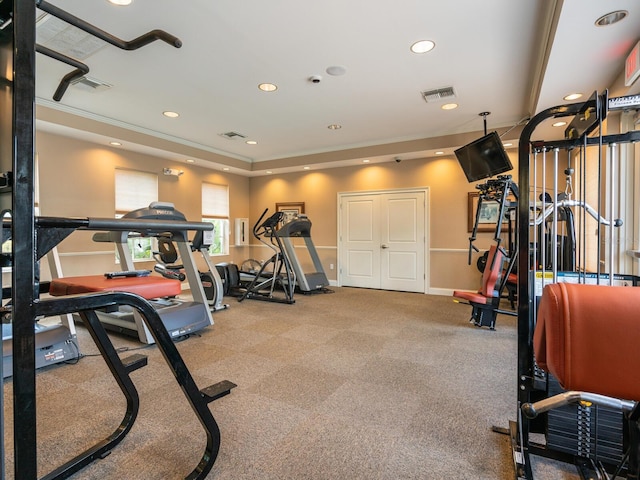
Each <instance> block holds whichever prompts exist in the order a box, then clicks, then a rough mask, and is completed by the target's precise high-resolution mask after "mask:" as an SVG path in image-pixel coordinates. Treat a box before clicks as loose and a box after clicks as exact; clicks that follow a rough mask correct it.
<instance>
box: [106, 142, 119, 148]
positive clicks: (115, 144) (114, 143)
mask: <svg viewBox="0 0 640 480" xmlns="http://www.w3.org/2000/svg"><path fill="white" fill-rule="evenodd" d="M109 145H113V146H114V147H121V146H122V144H121V143H120V142H109Z"/></svg>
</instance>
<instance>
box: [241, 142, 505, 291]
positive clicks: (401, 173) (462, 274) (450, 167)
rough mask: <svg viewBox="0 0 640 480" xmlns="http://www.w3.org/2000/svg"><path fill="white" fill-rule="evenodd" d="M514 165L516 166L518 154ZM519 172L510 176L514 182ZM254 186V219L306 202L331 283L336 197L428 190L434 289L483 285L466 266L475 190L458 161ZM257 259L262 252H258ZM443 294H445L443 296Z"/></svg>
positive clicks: (334, 172)
mask: <svg viewBox="0 0 640 480" xmlns="http://www.w3.org/2000/svg"><path fill="white" fill-rule="evenodd" d="M510 157H511V161H512V163H513V164H514V165H517V158H516V156H515V154H512V155H510ZM515 172H516V171H515V170H514V172H512V174H513V175H514V178H516V176H517V174H516V173H515ZM250 185H251V207H250V208H251V219H252V221H255V219H257V218H258V216H259V215H260V214H261V213H262V211H263V210H264V209H265V208H267V207H268V208H269V209H270V210H271V211H274V209H275V204H276V203H279V202H304V203H305V211H306V213H307V215H308V216H309V219H310V220H311V222H312V223H313V227H312V237H313V242H314V244H315V245H316V248H317V249H318V253H319V255H320V258H321V259H322V263H323V266H324V268H325V270H326V271H327V276H328V277H329V279H330V280H336V279H337V270H333V271H330V270H329V265H330V264H334V265H337V264H338V261H337V234H338V232H337V225H338V206H337V199H338V193H343V192H357V191H372V190H389V189H401V188H412V187H428V190H429V205H430V210H429V238H430V245H429V247H430V251H429V252H428V256H429V258H430V268H429V271H430V278H429V279H428V283H429V286H430V289H431V290H433V291H435V292H437V290H438V289H445V290H448V289H477V288H478V287H479V282H480V273H479V272H478V270H477V268H476V266H475V261H476V258H477V255H474V260H473V262H472V265H471V266H469V265H468V264H467V258H468V257H467V251H468V245H469V242H468V238H469V235H470V233H469V232H468V230H467V219H468V217H467V198H468V197H467V193H468V192H471V191H475V184H469V183H468V182H467V180H466V178H465V177H464V174H463V173H462V170H461V169H460V166H459V164H458V162H457V160H456V159H455V157H452V156H447V157H436V158H427V159H419V160H403V161H402V162H401V163H395V162H390V163H381V164H375V165H363V166H361V167H342V168H333V169H326V170H317V171H309V172H301V173H289V174H281V175H277V176H264V177H254V178H252V179H251V181H250ZM491 238H492V234H489V233H480V234H479V235H478V240H477V241H476V245H477V246H478V247H480V248H481V249H488V246H489V245H490V243H491ZM254 253H255V254H256V255H257V256H258V255H259V250H254ZM441 293H445V292H441Z"/></svg>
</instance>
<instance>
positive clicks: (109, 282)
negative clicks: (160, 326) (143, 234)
mask: <svg viewBox="0 0 640 480" xmlns="http://www.w3.org/2000/svg"><path fill="white" fill-rule="evenodd" d="M181 291H182V286H181V284H180V282H179V281H178V280H171V279H169V278H163V277H157V276H146V277H115V278H106V277H105V276H104V275H86V276H80V277H66V278H57V279H55V280H51V284H50V286H49V294H51V295H53V296H56V297H59V296H64V295H75V294H81V293H95V292H129V293H135V294H137V295H140V296H141V297H143V298H145V299H147V300H150V299H152V298H160V297H175V296H176V295H179V294H180V293H181Z"/></svg>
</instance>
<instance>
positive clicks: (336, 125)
mask: <svg viewBox="0 0 640 480" xmlns="http://www.w3.org/2000/svg"><path fill="white" fill-rule="evenodd" d="M327 128H328V129H329V130H340V129H341V128H342V125H338V124H337V123H332V124H331V125H329V126H327Z"/></svg>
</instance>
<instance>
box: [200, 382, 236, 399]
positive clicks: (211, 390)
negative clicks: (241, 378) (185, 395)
mask: <svg viewBox="0 0 640 480" xmlns="http://www.w3.org/2000/svg"><path fill="white" fill-rule="evenodd" d="M235 387H237V385H236V384H235V383H233V382H230V381H229V380H223V381H221V382H218V383H214V384H213V385H211V386H209V387H206V388H203V389H202V390H200V394H201V395H202V396H203V398H204V399H205V400H206V401H207V403H210V402H213V401H214V400H217V399H219V398H222V397H224V396H225V395H229V394H230V393H231V389H232V388H235Z"/></svg>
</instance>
